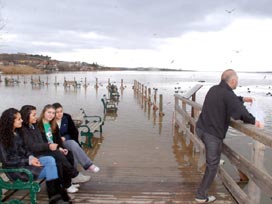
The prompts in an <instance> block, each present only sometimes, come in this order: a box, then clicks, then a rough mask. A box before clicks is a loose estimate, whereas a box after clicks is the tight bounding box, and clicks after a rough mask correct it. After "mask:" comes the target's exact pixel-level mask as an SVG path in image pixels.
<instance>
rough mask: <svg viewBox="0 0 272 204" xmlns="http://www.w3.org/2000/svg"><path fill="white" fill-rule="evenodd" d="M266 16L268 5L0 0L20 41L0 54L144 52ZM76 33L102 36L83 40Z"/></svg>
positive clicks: (225, 0) (213, 0)
mask: <svg viewBox="0 0 272 204" xmlns="http://www.w3.org/2000/svg"><path fill="white" fill-rule="evenodd" d="M232 9H235V10H234V11H233V12H232V13H228V12H226V10H229V11H230V10H232ZM271 14H272V4H271V3H270V2H269V1H268V0H259V1H250V0H205V1H204V0H142V1H140V0H111V1H109V0H77V1H74V0H62V1H56V0H23V1H22V0H2V8H1V17H2V18H3V19H5V21H6V24H7V25H6V27H5V28H4V32H8V33H9V34H17V35H18V36H19V38H18V39H14V41H11V42H10V41H9V42H8V43H6V44H5V42H3V44H4V46H2V49H4V50H5V51H7V52H8V51H9V52H11V51H12V52H15V51H20V52H23V51H25V52H26V51H29V52H46V51H52V52H61V51H67V50H68V49H69V50H73V49H94V48H101V47H114V48H121V49H146V48H152V47H153V46H155V45H154V44H153V42H154V41H152V39H154V38H168V37H176V36H180V35H182V34H184V33H186V32H189V31H215V30H220V29H222V28H224V27H225V26H226V25H228V24H229V23H231V22H232V20H233V19H234V18H236V17H238V16H250V15H254V16H259V17H267V16H269V17H270V16H271ZM80 33H81V34H82V33H95V34H97V35H98V36H99V35H101V36H103V37H102V38H98V37H95V36H94V37H90V38H84V37H82V36H81V35H79V34H80ZM42 42H43V43H42ZM46 43H48V44H46ZM50 43H51V44H50ZM54 43H55V44H54ZM54 45H55V46H54Z"/></svg>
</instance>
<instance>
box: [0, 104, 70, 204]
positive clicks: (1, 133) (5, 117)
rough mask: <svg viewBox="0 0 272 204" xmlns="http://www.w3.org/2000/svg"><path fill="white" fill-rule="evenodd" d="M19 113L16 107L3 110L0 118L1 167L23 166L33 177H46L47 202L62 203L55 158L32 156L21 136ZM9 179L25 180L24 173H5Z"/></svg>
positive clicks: (26, 178) (50, 203)
mask: <svg viewBox="0 0 272 204" xmlns="http://www.w3.org/2000/svg"><path fill="white" fill-rule="evenodd" d="M22 122H23V120H22V118H21V114H20V112H19V111H18V110H17V109H14V108H9V109H7V110H5V111H4V112H3V113H2V115H1V118H0V155H1V158H0V159H1V162H2V165H3V168H25V169H28V170H30V171H31V173H32V174H33V177H34V179H35V180H36V179H42V178H46V186H47V192H48V197H49V204H63V203H69V202H64V201H63V197H62V195H63V194H62V187H61V185H60V182H59V179H58V172H57V167H56V163H55V159H54V158H53V157H51V156H42V157H39V158H37V157H34V156H33V154H32V152H29V151H28V150H27V148H25V144H24V141H23V138H22V136H21V131H20V130H21V127H22ZM7 176H8V177H9V178H10V179H11V180H17V179H20V180H22V181H27V180H28V177H27V176H26V174H24V173H7Z"/></svg>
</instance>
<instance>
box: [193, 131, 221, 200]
mask: <svg viewBox="0 0 272 204" xmlns="http://www.w3.org/2000/svg"><path fill="white" fill-rule="evenodd" d="M196 133H197V135H198V137H199V138H200V139H201V140H202V141H203V143H204V144H205V148H206V170H205V174H204V176H203V178H202V181H201V183H200V185H199V188H198V189H197V193H196V198H199V199H206V198H207V197H208V195H207V192H208V189H209V187H210V186H211V184H212V182H213V180H214V178H215V176H216V173H217V170H218V167H219V163H220V157H221V152H222V144H223V140H222V139H220V138H218V137H216V136H214V135H211V134H209V133H206V132H205V131H204V130H202V129H200V128H196Z"/></svg>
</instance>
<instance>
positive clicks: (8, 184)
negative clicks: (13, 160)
mask: <svg viewBox="0 0 272 204" xmlns="http://www.w3.org/2000/svg"><path fill="white" fill-rule="evenodd" d="M0 165H1V166H0V190H1V194H0V203H3V204H23V203H25V202H24V199H25V198H26V197H27V196H29V198H30V203H31V204H36V203H37V197H36V194H37V193H38V192H39V191H40V184H41V182H43V181H44V179H43V180H40V182H39V181H34V179H33V175H32V173H31V172H30V171H29V170H27V169H24V168H14V169H6V168H2V163H0ZM10 172H17V173H25V174H26V175H27V176H28V181H21V180H19V179H18V180H15V181H13V180H11V179H9V178H8V177H7V175H6V173H10ZM17 191H24V192H23V193H22V194H20V195H16V196H15V193H16V192H17ZM12 196H14V197H15V198H13V197H12Z"/></svg>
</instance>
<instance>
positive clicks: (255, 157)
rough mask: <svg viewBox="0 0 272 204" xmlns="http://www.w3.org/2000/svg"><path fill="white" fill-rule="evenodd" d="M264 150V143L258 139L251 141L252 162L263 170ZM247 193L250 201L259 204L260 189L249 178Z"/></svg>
mask: <svg viewBox="0 0 272 204" xmlns="http://www.w3.org/2000/svg"><path fill="white" fill-rule="evenodd" d="M264 151H265V145H264V144H262V143H260V142H258V141H254V142H253V148H252V163H253V164H254V165H255V166H256V167H257V168H258V169H262V170H264ZM248 195H249V198H250V200H251V201H252V203H255V204H260V202H261V190H260V188H259V187H258V186H257V185H256V184H255V183H254V182H253V181H252V180H250V181H249V184H248Z"/></svg>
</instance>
